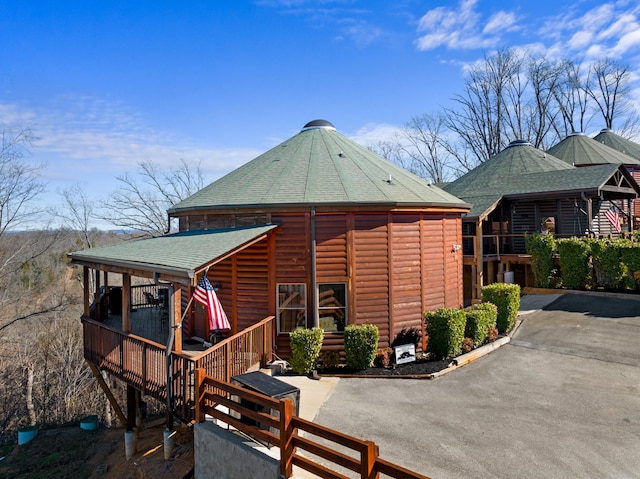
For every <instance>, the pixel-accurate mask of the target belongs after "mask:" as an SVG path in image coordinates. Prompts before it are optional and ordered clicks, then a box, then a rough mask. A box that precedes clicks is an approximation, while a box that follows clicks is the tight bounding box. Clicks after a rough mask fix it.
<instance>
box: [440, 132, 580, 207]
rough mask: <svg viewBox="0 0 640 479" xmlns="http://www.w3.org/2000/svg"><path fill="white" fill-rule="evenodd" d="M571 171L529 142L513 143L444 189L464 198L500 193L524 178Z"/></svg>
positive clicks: (564, 164) (571, 167)
mask: <svg viewBox="0 0 640 479" xmlns="http://www.w3.org/2000/svg"><path fill="white" fill-rule="evenodd" d="M570 169H573V166H571V165H568V164H567V163H565V162H564V161H562V160H560V159H558V158H556V157H554V156H551V155H549V154H547V153H545V152H544V151H541V150H538V149H537V148H534V147H532V146H531V145H530V144H529V143H526V142H522V141H514V142H512V143H511V144H510V145H509V146H507V147H506V148H505V149H504V150H502V151H501V152H500V153H498V154H496V155H494V156H492V157H491V158H489V159H488V160H487V161H485V162H484V163H482V164H480V165H479V166H477V167H476V168H474V169H473V170H471V171H469V172H468V173H466V174H465V175H463V176H461V177H460V178H458V179H457V180H455V181H453V182H451V183H449V184H448V185H447V186H446V187H445V190H446V191H447V192H449V193H451V194H452V195H455V196H457V197H459V198H462V199H465V198H467V197H468V196H469V195H471V194H474V195H475V196H477V195H478V194H479V195H487V194H494V193H495V194H499V193H500V192H501V191H504V190H505V189H507V188H508V187H509V185H510V184H511V183H512V182H514V181H519V179H520V178H521V177H522V175H526V174H529V173H544V172H549V171H559V170H570ZM465 201H468V200H466V199H465ZM474 209H475V208H474Z"/></svg>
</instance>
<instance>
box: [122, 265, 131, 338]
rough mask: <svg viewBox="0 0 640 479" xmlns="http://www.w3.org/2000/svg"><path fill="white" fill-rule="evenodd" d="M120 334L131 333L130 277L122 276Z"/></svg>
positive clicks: (127, 275)
mask: <svg viewBox="0 0 640 479" xmlns="http://www.w3.org/2000/svg"><path fill="white" fill-rule="evenodd" d="M122 332H124V333H130V332H131V275H130V274H128V273H123V274H122Z"/></svg>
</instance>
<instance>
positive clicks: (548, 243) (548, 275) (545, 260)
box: [524, 233, 556, 288]
mask: <svg viewBox="0 0 640 479" xmlns="http://www.w3.org/2000/svg"><path fill="white" fill-rule="evenodd" d="M524 241H525V245H526V248H527V253H528V254H530V255H531V268H532V269H533V277H534V282H535V286H536V287H537V288H548V287H550V286H551V284H552V281H553V278H554V275H555V274H556V270H555V269H554V267H553V255H554V253H555V250H556V242H555V239H554V237H553V235H550V234H546V235H543V234H540V233H535V234H532V235H525V237H524Z"/></svg>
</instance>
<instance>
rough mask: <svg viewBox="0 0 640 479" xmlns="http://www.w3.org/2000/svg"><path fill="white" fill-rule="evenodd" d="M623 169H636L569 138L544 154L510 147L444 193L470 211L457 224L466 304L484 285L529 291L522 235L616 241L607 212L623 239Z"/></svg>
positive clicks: (628, 196)
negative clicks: (610, 238) (517, 286)
mask: <svg viewBox="0 0 640 479" xmlns="http://www.w3.org/2000/svg"><path fill="white" fill-rule="evenodd" d="M556 154H557V155H560V157H561V158H559V157H556V156H554V155H556ZM577 165H582V166H577ZM587 165H588V167H587ZM625 165H629V166H633V167H637V166H639V164H638V160H636V159H634V158H631V157H629V156H626V155H623V154H621V153H620V152H618V151H616V150H613V149H611V148H609V147H607V146H605V145H603V144H601V143H599V142H597V141H596V140H593V139H591V138H588V137H586V136H584V135H572V136H570V137H568V138H567V139H565V140H563V142H561V143H559V144H558V145H556V146H555V147H554V148H551V149H550V150H549V151H547V152H544V151H542V150H539V149H537V148H534V147H532V146H531V144H530V143H528V142H526V141H522V140H516V141H514V142H512V143H511V144H509V145H508V146H507V147H506V148H505V149H504V150H502V151H501V152H500V153H498V154H496V155H494V156H493V157H492V158H490V159H489V160H488V161H486V162H485V163H483V164H481V165H480V166H478V167H476V168H475V169H473V170H471V171H470V172H468V173H467V174H465V175H463V176H461V177H460V178H458V179H457V180H456V181H454V182H452V183H449V184H448V185H446V186H444V189H445V190H446V191H447V192H449V193H451V194H453V195H455V196H457V197H459V198H461V199H463V200H464V201H466V202H468V203H471V204H472V208H471V211H470V212H469V213H468V214H467V215H465V217H464V218H463V224H462V228H463V251H464V282H465V302H466V303H468V302H472V301H474V300H477V299H479V298H481V289H482V285H483V284H488V283H493V282H496V281H500V282H502V281H506V282H516V283H518V284H520V285H521V286H531V285H532V284H533V278H532V273H531V270H530V257H529V255H527V254H526V249H525V241H524V236H525V235H526V234H527V233H541V232H549V233H553V234H555V235H556V236H559V237H570V236H584V235H588V234H592V235H596V236H603V235H605V236H606V235H612V236H617V235H618V234H619V233H618V232H617V231H616V229H615V228H614V227H613V225H612V224H611V222H609V220H608V219H607V218H606V216H605V212H607V211H608V210H609V209H611V208H614V209H615V210H616V211H617V212H618V214H619V217H620V218H621V219H622V223H623V224H622V225H621V228H622V231H625V230H626V231H629V228H630V226H629V225H633V224H634V212H633V208H632V207H631V202H632V201H633V200H634V199H635V198H636V197H637V196H638V195H640V187H639V186H638V184H637V183H636V181H635V180H634V179H633V177H632V175H631V173H630V172H629V171H628V169H627V168H626V167H625Z"/></svg>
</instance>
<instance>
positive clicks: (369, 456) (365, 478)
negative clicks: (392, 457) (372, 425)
mask: <svg viewBox="0 0 640 479" xmlns="http://www.w3.org/2000/svg"><path fill="white" fill-rule="evenodd" d="M365 445H366V449H365V450H364V451H362V460H361V465H362V471H361V473H360V477H362V479H378V478H379V477H380V473H379V472H378V471H376V458H377V457H378V455H379V454H380V449H379V448H378V446H376V444H375V443H374V442H371V441H365Z"/></svg>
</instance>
